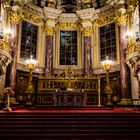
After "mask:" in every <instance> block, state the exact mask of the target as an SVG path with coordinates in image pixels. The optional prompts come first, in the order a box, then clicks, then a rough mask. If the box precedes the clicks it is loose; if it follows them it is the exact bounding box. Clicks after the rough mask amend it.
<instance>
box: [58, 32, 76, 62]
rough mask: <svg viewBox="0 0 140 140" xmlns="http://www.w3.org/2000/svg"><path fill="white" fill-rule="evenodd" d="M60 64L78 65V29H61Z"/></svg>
mask: <svg viewBox="0 0 140 140" xmlns="http://www.w3.org/2000/svg"><path fill="white" fill-rule="evenodd" d="M60 65H77V31H60Z"/></svg>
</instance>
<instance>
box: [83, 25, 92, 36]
mask: <svg viewBox="0 0 140 140" xmlns="http://www.w3.org/2000/svg"><path fill="white" fill-rule="evenodd" d="M83 33H84V36H91V35H92V33H93V30H92V27H85V28H83Z"/></svg>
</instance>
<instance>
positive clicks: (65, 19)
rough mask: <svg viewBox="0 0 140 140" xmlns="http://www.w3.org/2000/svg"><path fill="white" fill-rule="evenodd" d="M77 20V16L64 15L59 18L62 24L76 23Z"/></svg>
mask: <svg viewBox="0 0 140 140" xmlns="http://www.w3.org/2000/svg"><path fill="white" fill-rule="evenodd" d="M77 20H78V16H77V15H76V14H67V13H62V14H61V16H60V18H59V21H60V22H76V21H77Z"/></svg>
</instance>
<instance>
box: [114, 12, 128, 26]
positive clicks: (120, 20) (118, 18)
mask: <svg viewBox="0 0 140 140" xmlns="http://www.w3.org/2000/svg"><path fill="white" fill-rule="evenodd" d="M114 19H115V20H116V21H117V23H118V24H119V25H126V23H127V14H118V15H116V16H115V17H114Z"/></svg>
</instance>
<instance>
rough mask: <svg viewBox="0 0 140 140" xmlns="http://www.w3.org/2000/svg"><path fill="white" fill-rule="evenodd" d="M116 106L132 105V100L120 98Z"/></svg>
mask: <svg viewBox="0 0 140 140" xmlns="http://www.w3.org/2000/svg"><path fill="white" fill-rule="evenodd" d="M118 105H134V104H133V101H132V99H127V98H122V99H121V102H120V103H118Z"/></svg>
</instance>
